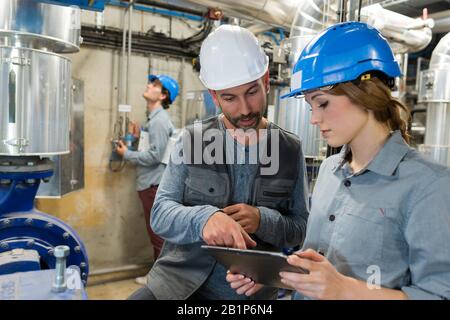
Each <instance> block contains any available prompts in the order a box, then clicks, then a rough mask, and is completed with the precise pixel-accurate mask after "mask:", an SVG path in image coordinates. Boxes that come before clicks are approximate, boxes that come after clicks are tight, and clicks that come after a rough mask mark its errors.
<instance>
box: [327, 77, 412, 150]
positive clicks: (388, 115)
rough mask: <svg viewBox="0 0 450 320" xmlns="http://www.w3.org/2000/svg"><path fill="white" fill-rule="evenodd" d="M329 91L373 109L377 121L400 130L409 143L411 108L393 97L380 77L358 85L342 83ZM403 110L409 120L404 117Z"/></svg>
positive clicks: (392, 129) (391, 128)
mask: <svg viewBox="0 0 450 320" xmlns="http://www.w3.org/2000/svg"><path fill="white" fill-rule="evenodd" d="M329 92H330V94H333V95H337V96H341V95H345V96H347V97H348V98H349V99H350V101H352V103H354V104H356V105H359V106H362V107H364V108H365V109H367V110H371V111H372V112H373V114H374V116H375V119H376V120H377V121H379V122H381V123H383V124H385V125H386V126H387V127H388V128H389V130H390V131H395V130H400V132H401V134H402V137H403V139H405V141H406V142H407V143H409V139H410V135H409V134H408V122H407V121H408V119H409V117H410V112H409V109H408V108H407V107H406V106H405V105H404V104H403V103H401V102H400V101H398V100H397V99H395V98H394V97H392V95H391V90H390V89H389V87H388V86H387V85H386V84H385V83H384V82H383V81H382V80H380V79H379V78H376V77H372V78H371V79H368V80H363V81H361V82H360V83H359V84H358V85H356V84H354V83H352V82H344V83H340V84H339V85H337V86H336V87H335V88H333V89H331V90H330V91H329ZM402 112H403V114H404V118H406V119H407V120H404V118H402Z"/></svg>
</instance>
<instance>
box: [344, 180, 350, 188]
mask: <svg viewBox="0 0 450 320" xmlns="http://www.w3.org/2000/svg"><path fill="white" fill-rule="evenodd" d="M351 185H352V182H351V181H350V180H348V179H345V180H344V186H346V187H347V188H348V187H350V186H351Z"/></svg>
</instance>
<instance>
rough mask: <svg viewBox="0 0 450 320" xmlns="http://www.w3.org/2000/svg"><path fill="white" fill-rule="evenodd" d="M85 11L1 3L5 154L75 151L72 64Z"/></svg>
mask: <svg viewBox="0 0 450 320" xmlns="http://www.w3.org/2000/svg"><path fill="white" fill-rule="evenodd" d="M79 44H80V11H79V9H78V8H76V7H63V6H54V5H49V4H43V3H38V2H34V1H29V0H3V1H1V2H0V103H1V105H0V155H12V156H25V155H54V154H64V153H68V152H69V119H70V101H71V96H70V94H71V90H70V88H71V80H70V79H71V62H70V60H69V59H68V58H66V57H64V56H61V55H59V54H58V53H67V52H76V51H78V50H79Z"/></svg>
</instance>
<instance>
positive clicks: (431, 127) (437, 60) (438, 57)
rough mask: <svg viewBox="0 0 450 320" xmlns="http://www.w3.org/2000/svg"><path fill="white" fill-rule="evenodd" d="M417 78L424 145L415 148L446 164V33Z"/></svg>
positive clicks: (449, 56)
mask: <svg viewBox="0 0 450 320" xmlns="http://www.w3.org/2000/svg"><path fill="white" fill-rule="evenodd" d="M419 81H420V87H419V99H418V100H419V102H424V103H427V122H426V129H425V144H424V145H421V146H419V150H421V151H422V152H423V153H424V154H426V155H427V156H429V157H430V158H432V159H434V160H436V161H437V162H439V163H442V164H444V165H447V166H450V33H448V34H447V35H446V36H445V37H443V38H442V39H441V41H439V43H438V45H437V46H436V48H435V49H434V51H433V54H432V56H431V60H430V68H429V70H426V71H422V72H421V74H420V80H419Z"/></svg>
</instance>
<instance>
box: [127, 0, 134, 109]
mask: <svg viewBox="0 0 450 320" xmlns="http://www.w3.org/2000/svg"><path fill="white" fill-rule="evenodd" d="M133 6H134V0H132V1H130V7H129V9H128V11H129V12H128V53H127V84H126V96H125V97H126V98H125V103H126V104H129V95H130V60H131V41H132V39H131V37H132V34H133V31H132V26H131V21H132V18H133Z"/></svg>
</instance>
